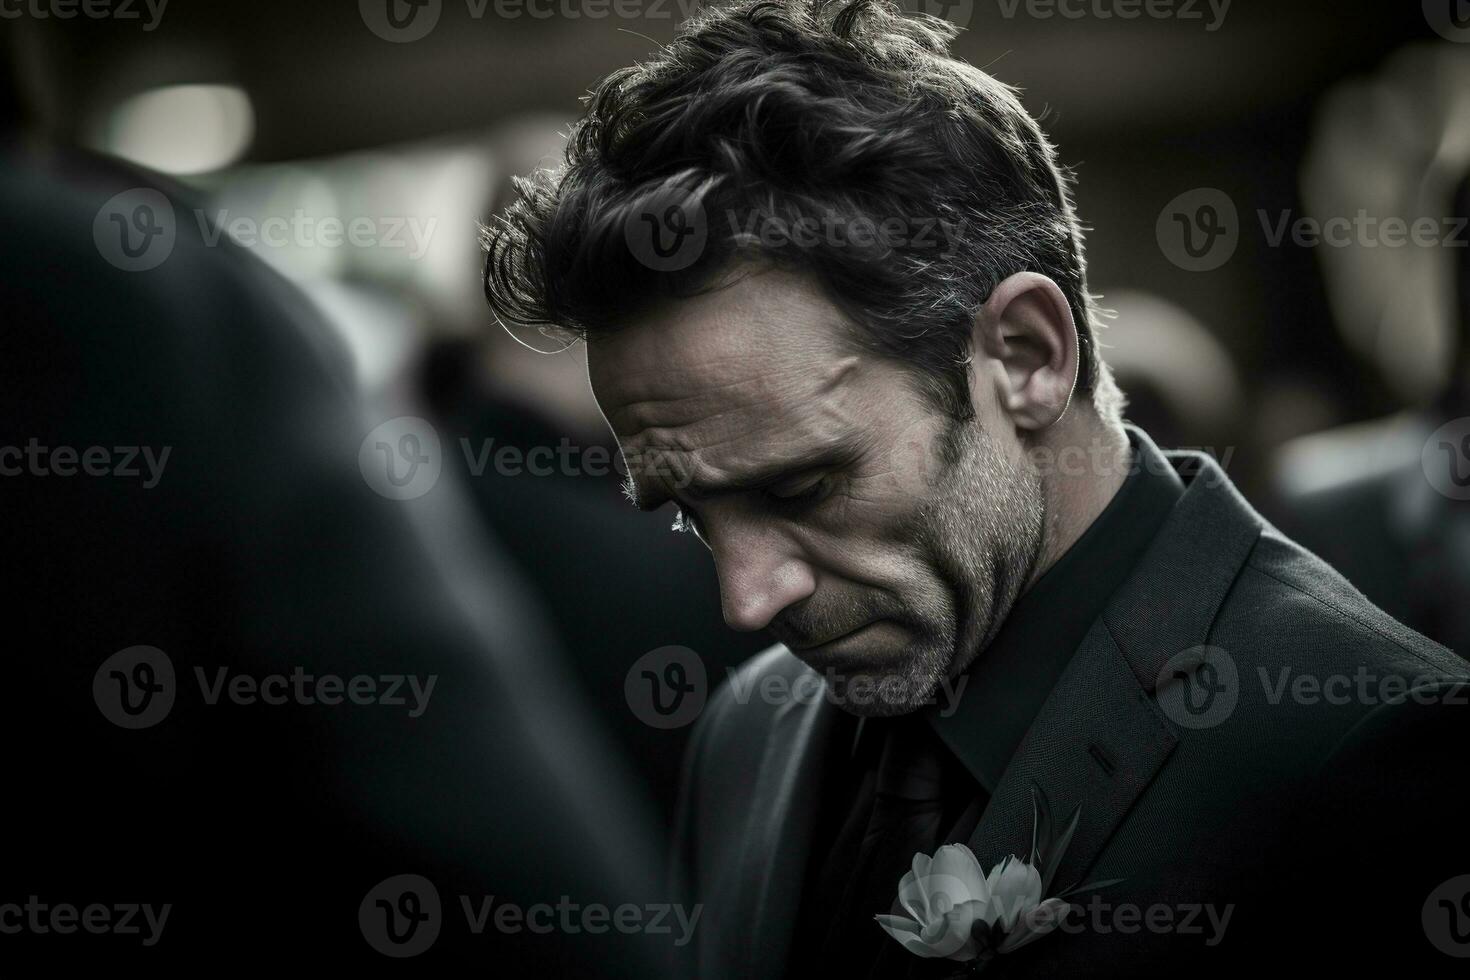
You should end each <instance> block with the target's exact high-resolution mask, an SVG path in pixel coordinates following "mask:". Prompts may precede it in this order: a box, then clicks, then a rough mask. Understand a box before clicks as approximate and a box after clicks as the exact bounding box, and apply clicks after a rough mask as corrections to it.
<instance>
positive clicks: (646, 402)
mask: <svg viewBox="0 0 1470 980" xmlns="http://www.w3.org/2000/svg"><path fill="white" fill-rule="evenodd" d="M752 280H764V281H751V280H743V281H742V282H741V283H737V284H736V285H735V286H732V287H728V288H727V289H726V290H721V291H718V292H714V293H708V294H704V295H701V296H698V297H692V298H690V299H688V300H685V301H683V302H682V303H680V304H669V305H667V306H665V307H663V308H662V309H660V310H657V311H655V312H654V313H653V314H652V315H651V316H649V317H647V318H646V319H644V320H642V321H640V322H639V323H637V324H634V325H630V326H628V327H626V328H624V329H622V330H619V331H617V332H616V333H614V334H612V335H610V336H607V337H602V338H598V339H596V340H594V341H593V342H592V344H590V345H589V348H588V368H589V372H590V374H591V379H592V384H593V388H594V391H595V393H596V395H597V399H598V402H599V404H600V405H601V407H602V410H603V412H604V414H605V415H606V416H607V420H608V422H609V424H610V425H611V426H612V428H613V431H614V432H615V433H616V434H617V436H618V439H619V442H620V443H621V444H622V446H623V450H624V453H625V454H626V455H627V456H628V457H629V458H628V465H629V469H630V471H631V472H632V473H633V475H634V477H635V480H638V482H639V483H640V484H641V483H643V482H645V481H643V480H640V479H638V477H639V473H640V471H649V470H653V472H651V473H650V476H651V477H652V478H653V481H657V480H658V479H659V473H658V470H663V471H664V472H663V478H662V482H666V483H667V482H672V481H674V480H682V481H683V482H685V483H687V482H689V481H690V480H699V481H701V482H702V481H704V480H705V479H709V480H716V481H718V480H720V479H723V478H724V477H727V476H729V475H731V474H734V473H736V472H737V471H748V470H750V469H751V468H753V467H757V466H762V465H767V464H771V465H774V464H775V463H778V462H781V461H782V460H783V459H785V458H786V457H787V456H789V455H791V454H798V455H799V454H800V452H801V451H802V448H803V447H804V446H810V445H812V444H815V443H818V442H822V441H828V440H832V439H838V438H841V437H842V435H843V430H844V428H845V427H847V426H849V425H850V424H851V421H852V417H853V415H855V414H856V413H855V412H854V411H853V409H852V405H851V402H852V398H851V391H850V386H848V385H845V384H844V381H845V380H846V379H847V377H848V376H849V375H850V374H851V373H852V372H854V371H855V370H856V369H857V367H858V361H859V358H858V357H857V356H855V355H853V354H852V353H850V352H849V351H847V350H846V348H845V346H844V345H843V344H842V343H841V342H840V338H841V331H843V330H844V329H845V327H844V326H843V325H842V324H841V322H840V318H839V315H838V314H837V312H836V310H835V309H834V308H833V307H832V306H831V304H830V303H827V302H826V301H825V300H824V299H821V298H820V297H814V296H812V295H810V294H809V293H805V292H804V291H803V290H802V289H801V288H800V287H799V286H797V287H796V288H792V283H791V282H790V280H789V279H788V280H784V281H782V280H775V281H772V280H770V279H767V277H764V276H762V277H752ZM651 463H657V464H658V465H657V467H653V466H651V465H650V464H651ZM650 482H652V481H650ZM640 489H641V487H640ZM650 489H653V488H650Z"/></svg>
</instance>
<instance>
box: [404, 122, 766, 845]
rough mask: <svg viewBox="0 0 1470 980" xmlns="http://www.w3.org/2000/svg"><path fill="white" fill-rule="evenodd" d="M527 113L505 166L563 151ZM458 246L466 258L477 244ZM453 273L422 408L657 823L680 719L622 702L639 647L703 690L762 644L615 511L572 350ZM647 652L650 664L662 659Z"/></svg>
mask: <svg viewBox="0 0 1470 980" xmlns="http://www.w3.org/2000/svg"><path fill="white" fill-rule="evenodd" d="M537 123H538V121H537V120H529V121H526V122H524V123H521V124H510V125H508V126H506V127H505V128H504V129H502V131H501V132H500V134H499V135H498V137H497V139H496V140H495V141H494V143H493V144H492V145H493V146H494V147H495V159H496V160H497V162H498V163H500V164H502V165H504V167H505V169H504V171H503V172H505V173H509V174H513V173H519V172H521V171H522V170H527V169H531V168H532V167H533V166H534V165H536V163H538V162H539V161H540V160H542V159H544V158H546V157H548V156H550V155H552V154H554V153H557V152H559V147H560V138H559V137H556V136H555V129H554V128H553V127H552V125H551V124H550V123H546V122H540V124H539V125H538V124H537ZM501 184H502V186H500V187H499V188H497V189H495V192H494V194H493V196H492V199H491V203H490V206H489V208H488V209H487V213H489V214H491V215H494V214H498V213H499V212H500V211H501V209H502V208H503V207H504V206H505V205H506V204H507V203H508V202H509V201H510V200H512V192H513V188H512V187H511V184H510V181H509V180H504V181H502V182H501ZM466 246H467V249H466V251H467V254H473V255H474V256H475V257H476V259H478V258H479V247H478V243H477V242H466ZM465 269H466V272H467V277H466V285H465V288H466V291H468V292H473V294H474V299H475V303H474V305H473V306H472V307H471V310H472V313H471V315H472V317H473V320H472V322H470V323H467V324H466V328H467V329H461V330H456V329H452V328H450V329H446V330H443V331H442V333H441V336H440V338H439V339H438V340H436V341H434V342H432V343H431V344H430V346H429V348H428V350H426V351H425V353H424V356H423V358H422V360H421V362H420V370H419V387H420V389H421V391H422V395H423V400H424V402H425V406H426V408H427V411H428V413H429V415H430V418H431V420H432V421H433V423H434V425H435V427H436V428H437V429H438V430H439V432H440V435H441V438H442V439H443V440H444V442H445V443H446V445H450V446H452V447H453V451H452V452H450V453H448V454H447V455H446V459H448V460H452V461H453V463H454V472H455V473H456V474H457V475H458V476H460V477H462V478H463V479H464V480H465V481H466V486H467V487H468V490H469V495H470V497H471V499H472V500H473V502H474V506H475V510H476V512H477V513H478V515H479V516H480V517H481V518H482V519H483V520H484V522H485V524H486V525H487V526H488V527H489V528H490V529H491V531H492V532H493V534H494V536H495V538H496V539H497V540H498V541H499V542H501V543H502V544H503V546H504V548H505V551H506V553H507V554H508V556H509V558H510V560H511V561H513V562H514V564H515V566H516V568H517V569H518V570H519V571H520V572H521V573H522V574H523V575H524V577H525V579H526V580H527V582H528V583H529V584H530V585H531V586H533V587H534V588H535V590H536V591H537V593H538V595H539V596H540V597H541V599H542V601H543V602H544V603H545V606H546V609H547V611H548V613H549V614H550V615H549V618H550V620H551V622H553V623H554V624H555V628H556V631H557V636H558V639H559V640H560V641H561V644H562V646H563V647H564V648H565V649H566V650H567V651H569V656H570V657H571V658H572V661H573V663H574V664H575V672H576V675H577V677H578V679H579V681H580V683H581V685H582V688H583V690H584V692H585V693H586V694H587V696H588V698H589V700H590V702H591V703H592V704H593V705H595V706H596V708H598V709H600V712H601V718H600V721H601V722H602V723H603V724H604V725H605V726H607V728H609V729H610V730H611V731H613V732H614V733H615V734H616V735H617V736H618V739H619V745H620V747H621V749H622V750H623V751H624V753H625V754H626V756H627V757H628V758H629V759H630V760H632V761H633V763H634V765H635V766H636V767H637V770H638V772H639V774H640V775H641V776H642V778H643V780H644V781H645V783H646V784H647V786H648V788H649V790H650V792H651V793H652V795H653V796H654V799H655V802H656V803H657V804H658V806H659V808H660V812H661V814H662V817H663V818H664V820H665V823H666V824H667V822H668V821H669V819H670V818H671V817H672V814H673V810H674V805H675V797H676V789H677V784H678V774H679V767H680V760H681V758H682V756H683V751H684V745H685V742H686V741H687V736H688V734H689V731H690V728H689V726H687V725H678V724H672V723H673V722H677V721H678V720H679V719H678V718H676V717H674V716H672V715H671V716H670V723H671V724H672V727H661V726H660V725H655V724H650V723H649V721H650V718H649V717H645V715H647V711H646V710H643V709H645V708H646V705H645V704H644V702H643V699H642V697H641V696H639V697H638V698H637V699H636V700H635V702H634V704H636V705H637V707H638V709H639V710H632V709H633V706H634V705H632V704H630V703H629V701H628V700H627V699H626V698H625V683H631V684H633V685H635V686H641V685H644V684H645V683H655V684H660V685H661V684H663V683H664V681H663V680H662V679H660V672H659V670H658V669H654V670H653V674H654V680H653V681H651V682H650V681H648V680H647V679H646V678H644V677H642V676H637V675H634V676H631V677H630V672H631V671H633V670H634V669H635V665H639V661H640V660H641V658H643V657H644V656H645V655H648V654H651V653H655V651H660V650H662V649H663V648H667V647H684V648H687V649H689V650H692V651H694V653H695V654H697V655H698V657H699V660H700V662H702V664H703V666H704V670H705V672H706V678H707V685H702V684H699V681H698V680H697V679H691V680H690V683H694V684H696V685H699V686H700V687H701V688H703V687H705V686H708V688H710V689H713V687H714V686H715V684H717V683H718V681H720V680H721V679H723V677H724V676H725V672H726V670H727V669H729V668H733V667H734V666H735V665H737V664H738V663H740V662H741V661H742V660H744V659H745V658H746V657H748V656H750V655H751V654H753V653H755V652H756V651H757V650H759V649H760V648H761V646H762V643H761V641H760V640H759V639H758V638H755V637H751V636H749V635H745V634H739V633H736V632H734V631H733V630H730V629H729V628H728V627H726V626H725V623H724V620H723V617H722V615H721V612H720V603H719V588H718V584H717V582H716V579H715V573H714V569H713V568H712V567H711V566H710V563H709V561H708V559H707V558H706V557H705V552H704V548H703V547H702V546H701V545H700V544H699V543H698V542H697V541H695V540H693V539H692V537H691V536H688V535H676V534H671V533H670V528H669V519H668V516H667V515H660V514H644V513H639V512H637V511H635V510H633V508H630V507H629V506H628V505H627V501H626V500H625V499H624V497H623V493H622V488H621V484H622V480H623V477H624V475H625V474H626V469H625V467H623V466H622V464H621V461H620V458H619V457H618V455H617V444H616V443H615V442H614V441H613V440H612V438H611V436H610V435H609V433H608V431H607V428H606V426H605V425H604V424H603V422H602V415H601V413H600V412H599V411H598V408H597V404H596V402H595V401H594V400H593V399H592V396H591V393H590V392H589V391H588V388H587V375H586V361H585V354H584V351H583V349H582V348H581V345H580V344H578V345H574V346H572V347H570V348H568V349H565V350H558V348H560V347H561V346H562V344H561V343H559V342H557V341H555V340H552V339H550V338H547V337H542V336H539V335H537V334H536V333H534V332H532V331H518V332H517V333H516V334H514V335H513V334H512V333H511V329H513V328H509V329H508V328H502V326H501V325H500V324H492V325H491V327H490V329H488V330H487V329H486V325H485V319H484V317H485V314H484V308H483V306H482V305H480V304H481V302H482V301H481V300H480V296H479V292H480V283H479V278H480V277H479V274H478V273H479V269H478V262H476V263H475V266H474V267H473V268H471V266H470V264H469V263H466V264H465ZM439 302H440V303H441V304H443V297H442V296H441V297H439ZM467 312H469V311H467ZM541 351H545V352H544V353H543V352H541ZM502 453H503V454H504V455H501V454H502ZM655 659H659V660H660V664H656V665H654V666H655V668H657V667H660V666H662V662H661V655H656V656H655ZM638 673H639V674H641V673H643V671H642V670H641V669H640V670H638ZM665 693H672V692H665ZM651 720H653V721H654V722H661V719H659V718H658V717H657V716H653V717H652V718H651Z"/></svg>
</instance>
